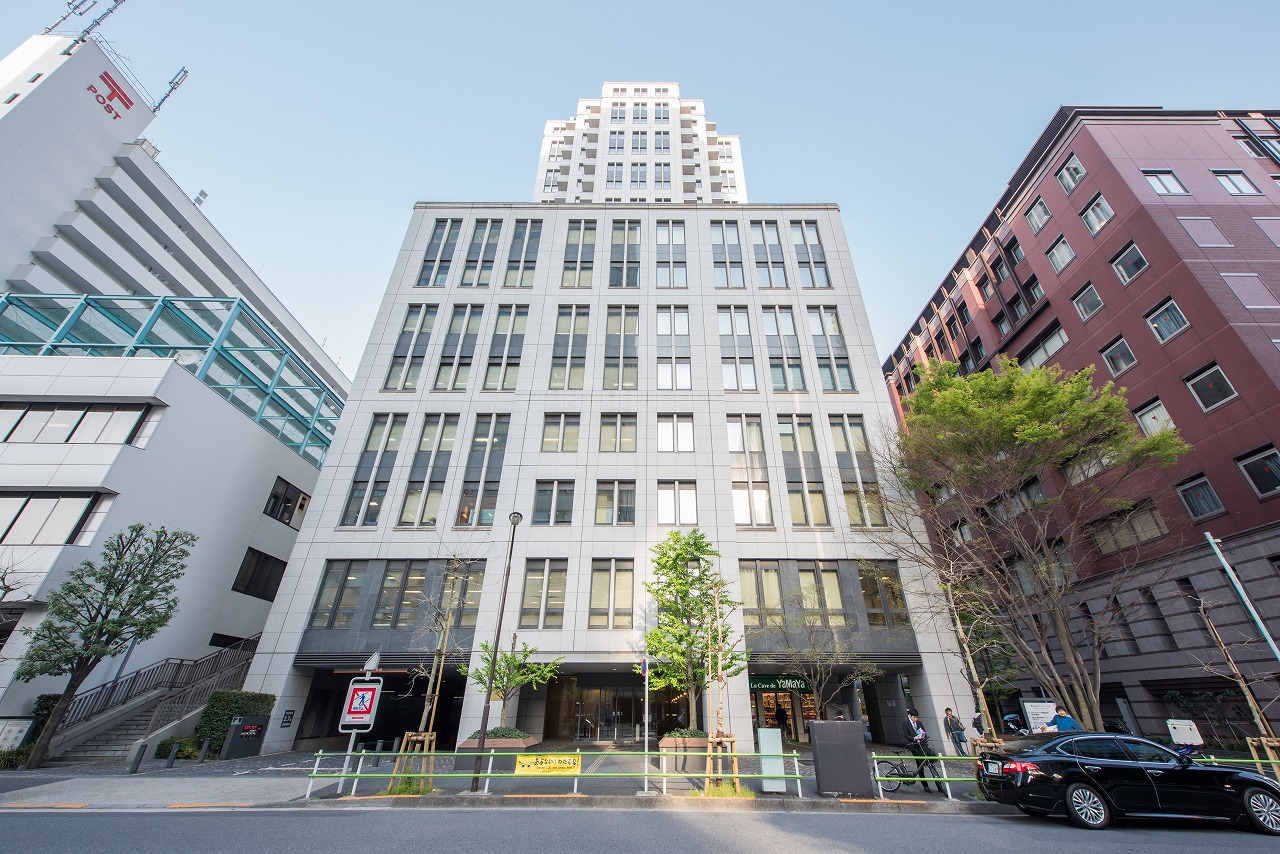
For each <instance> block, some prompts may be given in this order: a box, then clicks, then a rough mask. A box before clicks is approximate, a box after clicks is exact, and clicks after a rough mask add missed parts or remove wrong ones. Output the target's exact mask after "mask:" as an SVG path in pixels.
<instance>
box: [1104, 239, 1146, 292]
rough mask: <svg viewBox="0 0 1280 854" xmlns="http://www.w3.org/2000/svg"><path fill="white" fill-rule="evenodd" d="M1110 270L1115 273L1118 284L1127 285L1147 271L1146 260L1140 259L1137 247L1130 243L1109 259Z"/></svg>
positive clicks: (1140, 254)
mask: <svg viewBox="0 0 1280 854" xmlns="http://www.w3.org/2000/svg"><path fill="white" fill-rule="evenodd" d="M1111 269H1113V270H1115V271H1116V276H1117V277H1118V278H1119V279H1120V284H1122V285H1128V284H1129V283H1130V282H1132V281H1133V280H1134V278H1136V277H1137V275H1138V274H1139V273H1141V272H1142V271H1143V270H1145V269H1147V259H1146V258H1144V257H1142V252H1140V251H1139V250H1138V247H1137V246H1136V245H1135V244H1133V243H1130V244H1129V245H1128V246H1126V247H1125V248H1124V249H1123V250H1122V251H1121V252H1120V254H1119V255H1117V256H1116V257H1115V258H1112V259H1111Z"/></svg>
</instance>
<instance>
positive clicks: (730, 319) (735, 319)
mask: <svg viewBox="0 0 1280 854" xmlns="http://www.w3.org/2000/svg"><path fill="white" fill-rule="evenodd" d="M718 317H719V321H720V369H721V374H722V376H723V379H724V388H725V391H755V390H756V364H755V360H754V356H753V352H754V351H753V348H752V345H751V326H750V322H749V320H748V316H747V307H746V306H744V305H737V306H720V308H719V310H718Z"/></svg>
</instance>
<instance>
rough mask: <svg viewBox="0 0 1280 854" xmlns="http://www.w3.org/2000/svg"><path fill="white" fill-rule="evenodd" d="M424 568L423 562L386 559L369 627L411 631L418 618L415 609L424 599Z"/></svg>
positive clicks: (425, 576)
mask: <svg viewBox="0 0 1280 854" xmlns="http://www.w3.org/2000/svg"><path fill="white" fill-rule="evenodd" d="M427 566H428V562H427V561H425V560H389V561H387V567H386V570H384V572H383V575H382V587H380V588H379V589H378V604H377V605H376V606H375V607H374V609H373V623H372V628H375V629H411V628H413V625H414V623H416V622H417V618H418V607H419V606H420V605H421V604H422V600H423V599H424V598H425V597H426V584H427Z"/></svg>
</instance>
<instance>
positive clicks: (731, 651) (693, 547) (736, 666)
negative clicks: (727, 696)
mask: <svg viewBox="0 0 1280 854" xmlns="http://www.w3.org/2000/svg"><path fill="white" fill-rule="evenodd" d="M652 551H653V580H652V581H649V582H647V583H646V584H645V586H644V587H645V590H646V591H648V593H649V595H650V596H651V597H653V601H654V604H655V605H656V606H657V611H658V613H657V624H656V625H654V626H653V627H652V628H651V629H649V631H648V632H646V633H645V636H644V643H645V655H646V656H647V657H648V659H649V687H650V689H652V690H661V689H663V688H672V689H675V690H677V691H683V692H684V696H685V704H686V708H687V711H688V723H689V727H691V728H693V729H700V728H701V727H699V726H698V722H699V714H698V710H699V704H698V698H699V696H700V695H701V693H702V690H703V687H704V686H705V685H707V684H708V681H709V680H710V679H712V678H715V679H717V680H724V679H726V678H728V677H730V676H736V675H737V674H739V673H741V672H742V671H743V670H745V669H746V666H747V654H746V652H745V651H744V650H743V649H741V648H740V644H739V642H738V641H739V640H740V638H738V637H736V636H735V635H734V633H733V629H732V627H731V626H730V624H729V616H730V615H731V614H732V613H733V611H734V609H735V608H737V607H738V606H739V604H740V603H739V602H737V601H735V600H734V599H732V598H731V597H730V596H729V595H728V592H727V591H728V583H727V582H726V581H725V580H724V577H723V576H721V575H720V571H719V570H718V569H717V568H716V564H715V561H714V560H713V559H714V558H718V557H719V556H720V553H719V552H717V551H716V550H715V547H714V546H713V545H712V543H711V541H710V540H709V539H707V536H706V534H704V533H702V531H700V530H699V529H697V528H694V529H692V530H690V531H689V532H688V533H684V532H681V531H672V532H671V533H670V534H668V535H667V538H666V539H665V540H663V541H662V542H661V543H658V545H656V546H654V547H653V549H652ZM637 672H639V669H638V668H637Z"/></svg>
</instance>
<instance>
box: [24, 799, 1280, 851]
mask: <svg viewBox="0 0 1280 854" xmlns="http://www.w3.org/2000/svg"><path fill="white" fill-rule="evenodd" d="M3 828H4V829H3V835H4V840H5V845H4V848H5V850H6V851H13V852H22V854H46V852H50V854H52V852H57V854H65V852H94V854H116V852H120V854H125V852H128V854H173V852H206V851H207V852H218V854H225V852H236V854H256V852H271V854H294V852H297V854H324V852H343V854H346V852H360V854H378V852H384V851H385V852H393V851H394V852H403V851H423V852H449V854H493V852H495V851H500V852H502V854H525V852H536V854H601V852H608V854H633V852H634V854H641V852H654V854H670V852H672V851H680V852H685V854H702V852H716V854H719V852H730V853H731V854H755V852H761V854H766V852H767V854H778V852H787V854H807V852H815V854H819V852H820V854H831V852H849V854H871V852H876V853H877V854H878V852H886V854H889V852H892V854H900V852H904V851H909V852H922V854H979V852H981V854H997V853H998V852H1011V854H1025V852H1027V851H1051V852H1055V854H1064V853H1068V852H1085V851H1087V852H1089V854H1103V852H1110V851H1117V852H1119V851H1124V852H1151V854H1182V852H1186V854H1192V852H1195V854H1200V852H1203V851H1219V850H1224V849H1226V848H1228V847H1229V848H1230V849H1231V851H1232V852H1233V854H1246V853H1247V852H1255V851H1257V852H1262V851H1267V852H1275V851H1276V850H1277V846H1276V840H1275V839H1274V838H1271V837H1265V836H1260V835H1257V834H1252V833H1246V832H1243V831H1236V830H1231V829H1227V828H1223V827H1216V826H1209V825H1204V824H1196V823H1182V822H1170V821H1160V822H1157V821H1145V822H1130V823H1125V824H1121V825H1119V826H1116V827H1113V828H1112V829H1109V830H1105V831H1086V830H1078V829H1076V828H1074V827H1071V826H1070V825H1068V824H1067V823H1066V822H1065V821H1062V820H1043V819H1031V818H1026V817H1023V816H1008V817H1005V816H938V815H932V816H930V815H875V814H866V813H863V814H845V815H839V814H831V813H781V812H776V813H768V812H716V811H714V809H710V810H700V811H697V812H692V811H691V812H667V811H648V810H645V811H628V810H605V809H573V808H563V809H545V808H528V809H526V808H514V807H503V808H497V809H482V810H453V809H442V808H434V809H368V810H366V809H341V810H320V809H315V808H311V809H305V810H292V809H266V810H254V811H238V812H226V811H224V812H216V813H215V812H189V811H182V812H168V811H154V812H144V811H138V810H131V811H125V812H56V813H55V812H7V813H6V814H5V815H4V819H3Z"/></svg>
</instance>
